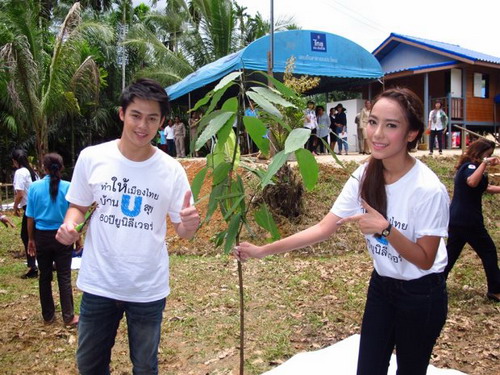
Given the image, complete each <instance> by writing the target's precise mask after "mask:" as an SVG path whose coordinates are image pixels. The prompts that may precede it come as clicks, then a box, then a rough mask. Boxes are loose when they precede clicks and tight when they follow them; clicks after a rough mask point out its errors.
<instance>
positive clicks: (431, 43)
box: [373, 33, 500, 64]
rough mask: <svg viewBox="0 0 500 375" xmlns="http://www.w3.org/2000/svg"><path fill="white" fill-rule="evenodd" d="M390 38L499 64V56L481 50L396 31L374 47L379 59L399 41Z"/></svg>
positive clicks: (458, 56) (458, 57) (374, 52)
mask: <svg viewBox="0 0 500 375" xmlns="http://www.w3.org/2000/svg"><path fill="white" fill-rule="evenodd" d="M392 38H399V39H403V40H406V41H408V42H412V43H417V44H421V45H422V46H426V47H430V48H434V49H437V50H440V51H443V52H446V53H448V54H452V55H455V56H457V59H460V58H465V59H469V60H474V61H484V62H488V63H493V64H500V57H495V56H491V55H487V54H485V53H481V52H477V51H473V50H470V49H467V48H463V47H460V46H459V45H457V44H450V43H444V42H438V41H435V40H430V39H424V38H417V37H413V36H408V35H402V34H396V33H391V35H389V37H388V38H387V39H386V40H384V41H383V42H382V43H381V44H380V46H378V47H377V48H375V50H374V51H373V54H374V55H375V57H377V58H378V59H379V60H380V59H382V58H383V57H384V56H385V55H387V54H388V53H389V52H390V51H392V50H393V49H394V48H395V47H396V45H397V44H399V43H401V42H400V41H396V40H392V41H391V39H392ZM387 42H389V43H388V45H387V46H385V47H384V48H383V49H381V50H380V51H379V52H378V53H376V52H377V50H379V49H380V48H381V47H382V46H383V45H384V44H386V43H387Z"/></svg>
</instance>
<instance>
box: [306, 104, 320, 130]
mask: <svg viewBox="0 0 500 375" xmlns="http://www.w3.org/2000/svg"><path fill="white" fill-rule="evenodd" d="M317 127H318V121H317V119H316V112H315V111H314V109H309V108H307V109H306V111H305V118H304V128H308V129H311V130H313V129H316V128H317Z"/></svg>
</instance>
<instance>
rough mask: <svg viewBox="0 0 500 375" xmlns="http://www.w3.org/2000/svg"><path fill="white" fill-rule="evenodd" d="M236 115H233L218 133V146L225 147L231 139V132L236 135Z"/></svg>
mask: <svg viewBox="0 0 500 375" xmlns="http://www.w3.org/2000/svg"><path fill="white" fill-rule="evenodd" d="M235 117H236V115H234V114H233V116H231V118H230V119H229V120H228V121H227V122H226V124H225V125H224V126H223V127H222V128H221V129H220V130H219V131H218V133H217V144H218V145H221V146H222V145H224V144H225V143H226V141H227V139H228V138H229V135H230V134H231V132H232V133H233V134H234V131H233V123H234V118H235Z"/></svg>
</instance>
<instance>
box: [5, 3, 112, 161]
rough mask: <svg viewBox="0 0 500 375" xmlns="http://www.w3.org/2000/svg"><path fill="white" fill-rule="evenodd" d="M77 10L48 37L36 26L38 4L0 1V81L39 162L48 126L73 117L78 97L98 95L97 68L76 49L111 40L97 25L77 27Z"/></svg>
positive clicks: (11, 108) (76, 108)
mask: <svg viewBox="0 0 500 375" xmlns="http://www.w3.org/2000/svg"><path fill="white" fill-rule="evenodd" d="M80 10H81V7H80V4H79V3H75V4H74V5H73V6H72V7H71V9H70V10H69V12H68V14H67V15H66V17H65V19H64V21H63V22H62V23H61V25H60V27H59V32H58V34H57V36H55V37H54V36H53V35H52V34H51V33H50V32H49V28H48V27H47V28H43V27H42V28H41V27H40V24H41V22H40V2H39V1H35V0H27V1H15V0H10V1H3V2H1V3H0V25H2V29H1V30H0V40H1V41H2V47H1V49H0V64H1V65H3V66H4V68H5V72H6V74H5V75H4V76H0V79H5V80H6V81H5V86H6V87H7V91H8V94H9V96H10V98H11V102H10V103H9V104H10V111H11V114H12V115H13V117H14V118H15V120H16V123H17V124H19V125H20V126H22V127H23V128H24V129H27V130H30V129H33V132H34V134H35V149H36V154H37V157H38V160H39V161H41V159H42V156H43V155H44V154H45V153H46V152H47V151H48V149H49V145H48V134H49V130H50V128H51V127H54V126H55V125H56V124H57V123H58V120H60V119H61V118H63V117H64V116H67V115H75V114H78V113H79V111H80V105H81V102H80V101H79V98H80V99H81V100H85V98H87V99H88V98H94V99H95V98H96V95H97V93H98V91H99V86H100V81H99V69H98V67H97V65H96V64H95V62H94V60H93V58H92V57H91V56H82V55H81V54H80V51H81V47H82V46H83V45H85V40H86V39H95V38H98V39H99V38H111V37H112V33H111V32H110V30H109V29H108V28H106V27H104V26H103V25H99V24H97V23H88V24H85V23H82V21H81V17H80ZM47 51H50V53H48V52H47ZM0 87H1V85H0Z"/></svg>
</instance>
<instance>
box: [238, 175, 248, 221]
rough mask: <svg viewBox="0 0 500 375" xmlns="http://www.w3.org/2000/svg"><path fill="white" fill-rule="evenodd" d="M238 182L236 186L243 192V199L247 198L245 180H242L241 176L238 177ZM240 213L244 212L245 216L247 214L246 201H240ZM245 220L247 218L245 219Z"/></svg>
mask: <svg viewBox="0 0 500 375" xmlns="http://www.w3.org/2000/svg"><path fill="white" fill-rule="evenodd" d="M237 176H238V177H237V180H236V181H237V182H236V186H237V187H238V191H240V192H241V194H242V195H243V197H245V185H244V184H243V180H242V179H241V176H240V175H237ZM240 211H241V212H243V215H244V214H245V211H246V204H245V200H244V199H243V200H242V201H240ZM243 220H245V217H243Z"/></svg>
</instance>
